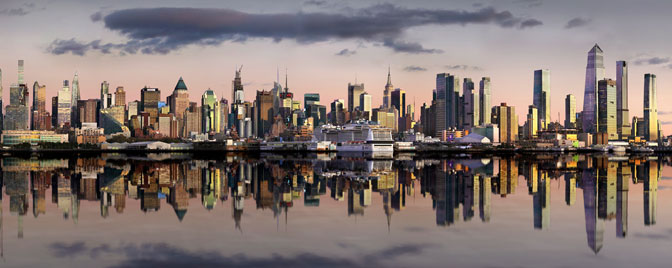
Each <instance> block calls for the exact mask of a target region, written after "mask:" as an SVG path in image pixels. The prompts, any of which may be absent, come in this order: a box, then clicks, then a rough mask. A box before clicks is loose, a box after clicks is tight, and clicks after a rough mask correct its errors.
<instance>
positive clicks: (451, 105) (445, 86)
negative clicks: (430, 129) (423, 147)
mask: <svg viewBox="0 0 672 268" xmlns="http://www.w3.org/2000/svg"><path fill="white" fill-rule="evenodd" d="M460 88H461V86H460V78H459V77H457V76H454V75H450V74H448V73H440V74H437V75H436V99H437V100H443V102H444V104H443V105H440V107H437V110H436V127H437V129H436V130H437V131H442V130H446V129H448V128H458V127H462V126H461V124H460V123H459V122H460V121H462V120H460V117H461V116H462V115H461V114H460V110H461V109H460V107H461V106H462V104H461V103H460Z"/></svg>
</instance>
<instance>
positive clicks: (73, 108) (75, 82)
mask: <svg viewBox="0 0 672 268" xmlns="http://www.w3.org/2000/svg"><path fill="white" fill-rule="evenodd" d="M70 93H71V94H72V96H71V97H70V112H71V115H70V116H71V117H72V118H71V119H70V120H71V121H70V122H77V121H78V118H79V116H78V114H77V102H78V101H79V75H78V74H77V73H75V78H73V79H72V88H71V89H70Z"/></svg>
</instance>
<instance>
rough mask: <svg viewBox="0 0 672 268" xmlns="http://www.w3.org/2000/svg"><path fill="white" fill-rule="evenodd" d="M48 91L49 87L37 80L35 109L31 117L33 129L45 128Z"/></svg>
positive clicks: (34, 92)
mask: <svg viewBox="0 0 672 268" xmlns="http://www.w3.org/2000/svg"><path fill="white" fill-rule="evenodd" d="M46 92H47V87H46V86H44V85H40V84H39V83H38V82H37V81H35V83H34V84H33V109H32V117H31V124H30V125H31V129H33V130H45V129H46V124H45V123H46V121H45V118H46V116H47V107H46V97H47V96H46Z"/></svg>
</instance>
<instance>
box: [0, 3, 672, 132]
mask: <svg viewBox="0 0 672 268" xmlns="http://www.w3.org/2000/svg"><path fill="white" fill-rule="evenodd" d="M671 9H672V2H669V1H653V0H642V1H636V2H634V1H626V0H609V1H597V0H595V1H581V0H576V1H575V0H567V1H550V0H498V1H494V0H491V1H467V0H460V1H329V0H297V1H270V0H269V1H263V0H260V1H188V2H187V1H124V0H120V1H96V0H93V1H55V0H47V1H38V0H35V1H11V0H3V1H2V2H1V3H0V25H2V26H1V28H0V29H2V30H0V34H1V35H2V40H3V41H2V42H0V51H3V53H0V68H1V69H2V74H3V76H2V78H3V80H2V86H3V88H4V90H3V99H5V100H8V97H9V86H10V84H11V83H16V81H17V78H16V77H17V67H16V66H17V60H19V59H23V60H25V80H26V82H27V84H29V85H30V86H32V84H33V83H34V81H38V82H39V83H40V84H44V85H46V86H47V96H48V101H47V105H50V98H51V96H55V95H56V93H57V91H58V90H59V88H60V87H61V85H62V81H63V80H66V79H67V80H72V78H73V76H74V74H75V72H77V73H78V74H79V80H80V87H81V96H82V98H83V99H86V98H98V97H99V96H100V84H101V82H102V81H108V82H109V83H110V87H111V88H116V87H117V86H123V87H124V88H125V90H126V92H127V101H130V100H133V99H139V96H140V89H141V88H142V87H144V86H149V87H157V88H159V89H160V90H161V91H162V98H165V97H166V96H168V95H169V94H170V93H171V92H172V90H173V88H174V87H175V84H176V83H177V80H178V79H179V77H183V78H184V80H185V82H186V85H187V87H188V88H189V93H190V98H191V99H192V101H199V100H200V96H201V95H202V94H203V92H204V91H205V90H207V89H208V88H211V89H213V90H214V91H215V92H216V94H217V95H218V97H221V96H222V95H223V96H224V97H225V98H227V99H230V96H231V84H232V83H231V81H232V80H233V76H234V71H235V69H236V67H241V66H242V68H243V69H242V78H243V83H244V86H245V98H246V99H247V100H250V101H251V100H253V99H254V97H255V91H256V90H262V89H266V90H269V89H271V87H272V84H273V82H274V81H276V80H278V78H277V77H278V76H279V77H280V78H279V79H280V80H281V82H282V83H284V82H285V81H284V80H285V78H284V77H285V75H286V76H287V78H288V79H287V80H288V81H287V82H288V85H289V88H290V91H292V92H294V94H295V95H296V96H298V98H299V100H303V98H302V96H303V94H304V93H315V92H316V93H320V95H321V102H322V103H323V104H325V105H328V104H329V103H330V102H331V101H333V100H334V99H339V98H340V99H346V100H347V84H348V83H354V82H355V81H357V82H358V83H364V84H365V90H366V91H367V92H368V93H369V94H371V95H372V96H373V105H374V107H376V106H378V105H380V104H382V94H383V90H384V86H385V83H386V79H387V70H388V67H389V68H390V70H391V73H392V83H393V84H394V86H395V88H402V89H404V90H405V91H406V92H407V103H415V104H416V111H417V109H418V108H417V107H419V106H421V105H422V103H429V102H431V96H432V94H431V93H432V90H433V89H434V88H435V83H436V82H435V77H436V74H437V73H443V72H448V73H451V74H455V75H457V76H459V77H460V78H465V77H469V78H472V79H473V80H474V81H479V80H480V79H481V77H484V76H487V77H490V78H491V80H492V94H493V96H492V105H496V104H499V103H501V102H506V103H507V104H509V105H513V106H515V107H516V111H517V112H518V114H519V116H520V118H521V119H522V118H524V116H525V115H524V114H525V112H526V110H527V109H526V107H527V106H528V105H530V104H532V91H533V72H534V70H536V69H549V70H550V72H551V119H552V120H553V121H556V120H558V119H559V120H560V121H561V122H562V121H563V120H564V97H565V96H566V95H567V94H574V95H575V96H576V100H577V110H578V111H580V110H581V109H582V106H583V105H582V104H583V91H584V86H585V67H586V61H587V52H588V51H589V50H590V49H591V48H592V46H593V45H594V44H596V43H597V44H599V45H600V47H601V48H602V49H603V50H604V53H605V54H604V56H605V68H606V73H607V77H608V78H615V73H616V61H618V60H626V61H628V62H629V63H630V69H629V80H630V82H629V91H630V92H629V102H630V103H629V104H630V106H629V108H630V115H631V116H642V114H643V112H642V106H643V105H642V104H643V85H644V82H643V80H644V79H643V77H644V74H645V73H654V74H656V75H657V79H658V81H657V87H658V99H659V105H660V107H658V108H659V119H660V120H661V123H662V124H663V130H664V132H665V133H671V131H672V108H668V107H666V106H665V100H666V99H670V98H672V93H670V91H669V90H666V89H667V87H669V85H670V83H671V82H670V79H669V77H672V58H671V57H672V51H670V49H669V44H670V42H672V36H670V35H668V34H665V31H664V29H662V28H661V26H663V25H667V24H668V23H669V14H668V13H669V12H668V11H669V10H671ZM278 73H279V75H278ZM31 94H32V92H31ZM5 104H7V101H5ZM48 107H50V106H48ZM417 117H419V114H418V115H417ZM416 119H419V118H416Z"/></svg>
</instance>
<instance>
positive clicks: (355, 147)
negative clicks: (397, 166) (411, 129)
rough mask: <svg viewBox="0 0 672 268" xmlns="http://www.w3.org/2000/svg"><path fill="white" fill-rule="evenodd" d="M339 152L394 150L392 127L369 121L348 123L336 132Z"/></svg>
mask: <svg viewBox="0 0 672 268" xmlns="http://www.w3.org/2000/svg"><path fill="white" fill-rule="evenodd" d="M336 150H337V151H339V152H365V153H369V152H394V140H393V139H392V129H390V128H387V127H383V126H380V125H376V124H369V123H350V124H346V125H345V126H343V128H342V129H341V130H340V131H339V132H338V144H337V146H336Z"/></svg>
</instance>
